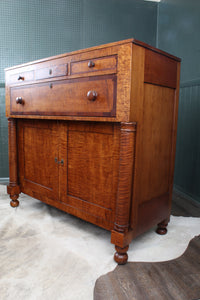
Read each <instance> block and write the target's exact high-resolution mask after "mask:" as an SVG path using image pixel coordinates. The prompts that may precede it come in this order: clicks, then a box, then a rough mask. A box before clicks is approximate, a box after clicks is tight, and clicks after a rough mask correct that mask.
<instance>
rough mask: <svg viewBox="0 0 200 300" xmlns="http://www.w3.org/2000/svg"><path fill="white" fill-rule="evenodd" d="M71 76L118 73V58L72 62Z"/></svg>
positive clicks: (107, 57) (109, 57)
mask: <svg viewBox="0 0 200 300" xmlns="http://www.w3.org/2000/svg"><path fill="white" fill-rule="evenodd" d="M70 68H71V70H70V74H71V75H75V74H82V73H92V72H98V71H99V72H100V73H103V72H104V71H107V72H106V73H116V72H117V56H116V55H112V56H106V57H99V58H91V59H87V60H82V61H74V62H71V65H70Z"/></svg>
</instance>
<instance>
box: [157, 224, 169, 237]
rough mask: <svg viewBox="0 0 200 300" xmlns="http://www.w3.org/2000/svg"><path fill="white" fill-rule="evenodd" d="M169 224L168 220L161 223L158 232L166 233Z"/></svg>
mask: <svg viewBox="0 0 200 300" xmlns="http://www.w3.org/2000/svg"><path fill="white" fill-rule="evenodd" d="M167 225H168V222H166V221H163V222H161V223H159V224H158V227H157V230H156V233H158V234H161V235H164V234H166V233H167Z"/></svg>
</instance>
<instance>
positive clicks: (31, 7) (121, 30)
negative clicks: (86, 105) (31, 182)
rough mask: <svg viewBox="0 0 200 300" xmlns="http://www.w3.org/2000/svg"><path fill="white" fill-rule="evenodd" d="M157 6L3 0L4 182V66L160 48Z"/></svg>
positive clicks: (112, 0)
mask: <svg viewBox="0 0 200 300" xmlns="http://www.w3.org/2000/svg"><path fill="white" fill-rule="evenodd" d="M156 28H157V4H156V3H151V2H146V1H143V0H125V1H124V0H59V1H56V0H48V1H45V0H1V1H0V114H1V120H0V178H2V177H7V176H8V145H7V120H6V118H5V115H4V114H5V105H4V103H5V99H4V97H5V96H4V93H5V92H4V87H3V86H4V68H6V67H9V66H13V65H17V64H21V63H25V62H28V61H31V60H36V59H40V58H44V57H48V56H52V55H57V54H61V53H65V52H69V51H73V50H77V49H82V48H86V47H90V46H95V45H98V44H102V43H108V42H113V41H117V40H121V39H126V38H130V37H134V38H136V39H139V40H142V41H144V42H146V43H149V44H151V45H154V46H155V44H156Z"/></svg>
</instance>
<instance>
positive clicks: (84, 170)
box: [59, 122, 119, 229]
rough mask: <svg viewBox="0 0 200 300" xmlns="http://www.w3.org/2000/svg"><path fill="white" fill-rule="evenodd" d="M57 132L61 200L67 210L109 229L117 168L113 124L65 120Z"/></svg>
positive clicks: (115, 194) (114, 202) (117, 143)
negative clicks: (59, 144) (59, 147)
mask: <svg viewBox="0 0 200 300" xmlns="http://www.w3.org/2000/svg"><path fill="white" fill-rule="evenodd" d="M59 132H60V135H61V140H62V142H61V143H62V147H61V153H60V155H61V156H60V157H62V158H63V161H64V165H63V166H60V176H59V177H60V199H61V202H62V203H63V205H64V204H65V206H66V207H67V209H66V210H67V211H68V212H69V213H71V214H73V215H76V216H78V217H80V218H82V219H85V220H87V221H89V222H92V223H94V224H97V225H99V226H102V227H104V228H107V229H111V228H112V227H113V223H114V217H115V207H116V197H117V184H118V172H119V134H118V132H119V131H118V128H117V125H114V124H108V123H93V122H88V123H87V122H69V123H68V125H67V126H66V124H64V123H63V125H62V126H61V127H60V129H59Z"/></svg>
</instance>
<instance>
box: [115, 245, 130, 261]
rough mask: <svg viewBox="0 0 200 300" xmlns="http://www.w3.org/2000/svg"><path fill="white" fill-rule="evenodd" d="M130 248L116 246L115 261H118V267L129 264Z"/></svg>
mask: <svg viewBox="0 0 200 300" xmlns="http://www.w3.org/2000/svg"><path fill="white" fill-rule="evenodd" d="M128 248H129V246H126V247H124V248H121V247H118V246H115V249H116V252H115V255H114V260H115V261H116V263H118V265H125V264H126V263H127V260H128V254H127V251H128Z"/></svg>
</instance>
